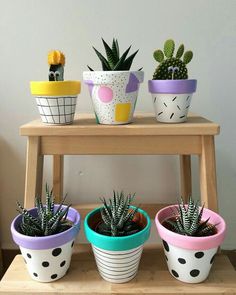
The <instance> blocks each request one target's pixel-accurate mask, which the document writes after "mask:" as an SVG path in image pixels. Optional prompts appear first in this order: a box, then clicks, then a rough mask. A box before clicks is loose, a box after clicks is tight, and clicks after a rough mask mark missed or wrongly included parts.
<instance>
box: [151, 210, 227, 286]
mask: <svg viewBox="0 0 236 295" xmlns="http://www.w3.org/2000/svg"><path fill="white" fill-rule="evenodd" d="M177 207H178V205H173V206H168V207H165V208H163V209H161V210H160V211H159V212H158V213H157V215H156V217H155V223H156V226H157V231H158V233H159V235H160V237H161V239H162V243H163V248H164V254H165V259H166V262H167V266H168V269H169V272H170V274H171V275H172V276H173V277H174V278H176V279H177V280H180V281H182V282H185V283H200V282H203V281H205V280H206V279H207V277H208V275H209V272H210V269H211V267H212V264H213V262H214V258H215V256H216V253H217V249H218V247H219V246H220V245H221V244H222V242H223V240H224V238H225V233H226V224H225V221H224V219H223V218H222V217H221V216H220V215H219V214H217V213H215V212H213V211H211V210H209V209H206V208H205V209H204V211H203V215H202V220H207V219H208V218H210V219H209V220H210V222H211V224H215V225H216V233H215V234H213V235H210V236H203V237H195V236H185V235H181V234H178V233H175V232H173V231H171V230H169V229H168V228H167V227H166V226H164V225H163V224H164V223H165V221H166V220H168V219H169V218H171V217H173V212H175V210H176V208H177ZM200 209H201V208H200Z"/></svg>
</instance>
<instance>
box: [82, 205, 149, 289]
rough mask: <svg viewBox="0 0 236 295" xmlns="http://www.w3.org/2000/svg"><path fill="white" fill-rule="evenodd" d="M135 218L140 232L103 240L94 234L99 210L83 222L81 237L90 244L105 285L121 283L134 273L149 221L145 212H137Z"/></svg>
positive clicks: (103, 238)
mask: <svg viewBox="0 0 236 295" xmlns="http://www.w3.org/2000/svg"><path fill="white" fill-rule="evenodd" d="M137 214H140V217H141V221H142V226H143V229H142V230H141V231H139V232H138V233H136V234H133V235H130V236H124V237H111V236H105V235H102V234H99V233H97V232H96V231H95V230H94V228H95V227H96V225H97V224H98V223H99V221H100V220H101V215H100V208H97V209H95V210H93V211H91V212H90V213H89V214H88V215H87V216H86V218H85V221H84V228H85V234H86V237H87V239H88V241H89V242H90V243H91V244H92V248H93V252H94V256H95V260H96V264H97V267H98V271H99V273H100V275H101V277H102V278H103V279H104V280H106V281H108V282H112V283H125V282H128V281H130V280H132V279H133V278H134V277H135V276H136V274H137V272H138V267H139V262H140V258H141V255H142V250H143V244H144V243H145V242H146V241H147V240H148V238H149V235H150V228H151V221H150V218H149V216H148V214H147V213H146V212H145V211H143V210H141V209H139V210H138V213H137Z"/></svg>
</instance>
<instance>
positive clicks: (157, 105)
mask: <svg viewBox="0 0 236 295" xmlns="http://www.w3.org/2000/svg"><path fill="white" fill-rule="evenodd" d="M196 86H197V80H188V79H186V80H149V81H148V87H149V92H150V93H151V94H152V102H153V106H154V110H155V115H156V119H157V121H159V122H163V123H182V122H185V121H186V120H187V116H188V111H189V108H190V104H191V99H192V95H193V93H194V92H195V91H196Z"/></svg>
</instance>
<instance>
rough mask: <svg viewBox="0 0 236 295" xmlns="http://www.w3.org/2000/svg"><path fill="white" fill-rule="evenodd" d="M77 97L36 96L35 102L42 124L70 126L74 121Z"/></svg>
mask: <svg viewBox="0 0 236 295" xmlns="http://www.w3.org/2000/svg"><path fill="white" fill-rule="evenodd" d="M76 101H77V96H58V97H57V96H50V97H48V96H37V97H36V102H37V106H38V110H39V114H40V116H41V119H42V121H43V123H46V124H57V125H60V124H61V125H62V124H63V125H64V124H71V123H72V122H73V119H74V114H75V109H76Z"/></svg>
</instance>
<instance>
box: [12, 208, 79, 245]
mask: <svg viewBox="0 0 236 295" xmlns="http://www.w3.org/2000/svg"><path fill="white" fill-rule="evenodd" d="M58 207H59V205H55V209H57V208H58ZM62 208H66V206H65V205H63V206H62ZM28 211H29V212H30V213H31V214H32V215H35V216H36V214H37V213H36V212H37V208H31V209H29V210H28ZM67 218H68V219H69V220H70V221H71V222H73V226H72V227H71V228H69V229H68V230H66V231H64V232H62V233H58V234H55V235H50V236H44V237H31V236H26V235H23V234H21V233H19V232H18V230H17V228H18V226H19V224H20V222H21V219H22V216H21V215H20V214H19V215H17V216H16V217H15V218H14V219H13V221H12V223H11V233H12V237H13V240H14V242H15V243H16V244H17V245H18V246H20V247H23V248H26V249H32V250H43V249H50V248H55V247H59V246H61V245H63V244H66V243H68V242H69V241H71V240H73V239H75V237H76V236H77V234H78V232H79V229H80V214H79V212H78V211H77V210H75V209H74V208H69V211H68V216H67Z"/></svg>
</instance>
